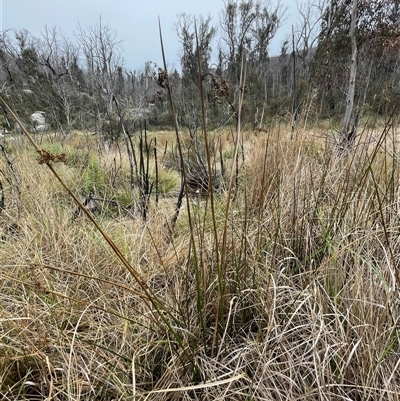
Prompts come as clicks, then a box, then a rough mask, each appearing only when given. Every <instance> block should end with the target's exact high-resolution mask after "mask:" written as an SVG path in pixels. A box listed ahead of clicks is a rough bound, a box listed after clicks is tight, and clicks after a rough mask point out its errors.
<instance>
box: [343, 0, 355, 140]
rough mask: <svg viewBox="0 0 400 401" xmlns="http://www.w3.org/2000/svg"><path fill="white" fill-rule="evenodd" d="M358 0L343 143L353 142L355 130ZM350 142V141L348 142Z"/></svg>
mask: <svg viewBox="0 0 400 401" xmlns="http://www.w3.org/2000/svg"><path fill="white" fill-rule="evenodd" d="M357 3H358V0H353V7H352V12H351V23H350V41H351V64H350V79H349V88H348V91H347V97H346V112H345V114H344V119H343V129H342V138H341V139H342V143H343V144H345V143H346V142H351V141H352V140H353V139H354V136H355V132H350V120H351V116H352V113H353V106H354V92H355V86H356V76H357V39H356V22H357V5H358V4H357ZM347 144H348V143H347Z"/></svg>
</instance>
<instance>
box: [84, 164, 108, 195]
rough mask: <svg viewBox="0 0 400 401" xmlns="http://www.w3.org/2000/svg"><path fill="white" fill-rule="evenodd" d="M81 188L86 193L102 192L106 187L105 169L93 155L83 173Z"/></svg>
mask: <svg viewBox="0 0 400 401" xmlns="http://www.w3.org/2000/svg"><path fill="white" fill-rule="evenodd" d="M81 189H82V191H83V192H84V193H89V192H94V193H96V192H99V191H100V192H101V191H102V190H103V189H104V171H103V169H102V168H101V167H100V164H99V161H98V159H97V158H94V157H91V158H90V160H89V164H88V166H87V168H86V169H85V170H84V171H83V173H82V181H81Z"/></svg>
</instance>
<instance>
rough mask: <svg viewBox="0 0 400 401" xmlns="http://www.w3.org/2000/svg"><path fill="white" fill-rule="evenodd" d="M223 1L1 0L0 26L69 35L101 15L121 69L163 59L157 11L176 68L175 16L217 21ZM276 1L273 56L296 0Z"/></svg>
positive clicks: (169, 58)
mask: <svg viewBox="0 0 400 401" xmlns="http://www.w3.org/2000/svg"><path fill="white" fill-rule="evenodd" d="M271 1H274V0H271ZM298 1H299V2H300V3H301V2H302V1H303V0H298ZM266 3H267V4H268V0H266ZM223 4H224V1H223V0H195V1H193V0H0V13H1V19H0V24H1V25H0V31H4V30H7V29H17V30H20V29H27V30H28V31H29V32H30V33H31V34H32V35H33V36H35V37H41V32H43V31H44V27H45V26H47V27H49V28H51V27H58V28H59V29H60V30H61V31H62V32H63V33H64V35H65V36H67V37H69V38H73V34H74V32H76V31H77V26H78V23H79V24H80V25H81V26H82V27H85V26H95V25H96V24H98V23H99V20H100V16H101V20H102V23H103V24H107V25H108V26H109V27H110V28H111V29H113V30H114V31H115V32H116V34H117V39H118V40H120V41H121V42H122V47H123V49H124V53H123V57H124V60H125V66H126V68H128V69H131V70H135V69H140V68H141V67H143V66H144V63H145V62H146V61H153V62H155V63H157V64H158V65H161V64H162V62H161V61H162V59H161V51H160V42H159V34H158V16H159V17H160V19H161V25H162V32H163V38H164V46H165V52H166V57H167V62H168V67H169V69H171V68H173V67H178V68H179V57H178V52H179V40H178V38H177V36H176V34H175V32H174V31H173V26H174V23H175V22H176V21H177V15H178V14H181V13H186V14H191V15H195V16H198V15H200V14H201V15H203V16H208V15H211V17H212V19H213V23H214V25H216V26H218V25H219V14H220V11H221V10H222V8H223ZM281 4H282V5H283V7H287V13H286V15H287V19H286V23H285V25H284V26H283V27H282V28H281V29H280V30H279V32H278V34H277V36H276V38H275V39H274V42H273V44H272V45H271V48H270V53H271V54H272V55H274V54H278V53H279V49H280V44H281V42H282V40H283V39H284V38H285V37H286V36H287V35H289V34H290V32H291V25H292V24H296V22H297V15H296V10H297V6H296V0H281ZM215 45H216V44H215Z"/></svg>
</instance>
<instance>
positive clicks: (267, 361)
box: [0, 130, 400, 400]
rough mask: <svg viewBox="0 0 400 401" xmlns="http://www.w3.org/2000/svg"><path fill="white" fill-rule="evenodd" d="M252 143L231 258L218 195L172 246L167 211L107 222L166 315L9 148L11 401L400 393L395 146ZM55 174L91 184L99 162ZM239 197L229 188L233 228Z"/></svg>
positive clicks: (23, 155)
mask: <svg viewBox="0 0 400 401" xmlns="http://www.w3.org/2000/svg"><path fill="white" fill-rule="evenodd" d="M390 135H392V134H391V133H388V134H387V136H386V137H385V139H386V142H385V143H386V145H387V143H389V142H390ZM164 136H165V135H164ZM245 142H246V144H245V145H246V146H245V159H244V160H245V161H244V164H243V165H242V166H241V172H240V177H239V178H240V179H239V187H238V188H236V191H235V194H234V200H233V202H232V207H231V210H230V212H229V214H228V224H227V228H228V231H227V242H226V246H225V249H224V250H223V251H224V254H225V257H224V258H223V260H222V262H220V263H222V264H223V265H222V266H219V265H218V258H217V257H216V253H217V252H219V254H221V252H222V250H221V249H220V248H218V249H216V245H215V242H214V235H215V233H214V229H213V225H212V224H211V221H210V220H211V214H210V211H209V203H207V202H205V201H196V200H192V215H193V225H192V233H191V232H190V225H189V224H188V220H187V213H185V212H184V211H182V213H181V214H180V216H179V220H178V223H177V226H176V229H175V232H174V236H173V237H172V238H169V237H168V235H167V232H166V229H165V227H164V224H165V223H166V221H168V220H169V219H170V218H171V214H172V210H171V206H170V203H168V202H166V201H164V202H163V201H161V202H160V205H159V207H157V208H156V207H154V204H153V205H152V207H151V213H150V218H149V220H148V221H147V222H146V224H145V225H144V224H143V223H142V222H141V221H140V220H139V218H137V219H127V218H126V216H120V217H119V218H110V217H109V216H104V215H103V216H100V217H99V219H100V222H101V224H102V226H103V227H104V228H105V230H106V231H107V233H108V234H109V236H110V237H112V239H113V240H114V241H115V243H116V244H117V245H118V247H119V248H120V250H121V251H122V253H123V254H124V255H125V256H126V258H127V259H128V260H129V262H130V263H131V265H132V266H133V267H134V268H135V269H136V271H137V272H138V273H139V274H140V275H141V277H142V278H143V280H145V282H146V283H147V285H148V287H149V289H150V290H151V294H152V297H154V299H156V300H157V302H158V301H159V302H160V305H162V311H161V315H160V313H159V312H157V311H156V310H155V309H154V306H152V305H151V304H150V303H149V299H148V298H146V296H144V295H143V292H142V291H141V289H140V287H139V285H138V283H137V281H135V280H134V278H133V277H132V275H131V274H130V273H129V272H128V271H127V270H126V269H125V268H124V267H123V266H121V264H120V262H119V261H118V260H117V258H116V256H115V255H114V253H113V252H112V251H111V250H110V249H109V248H108V247H107V245H106V244H105V242H104V241H103V239H102V238H101V236H100V234H99V233H98V232H97V231H96V230H95V228H94V227H92V226H91V225H90V224H89V223H88V222H87V221H86V219H84V218H81V219H78V220H77V221H72V220H71V216H72V215H73V212H74V210H75V206H74V205H73V204H72V203H71V201H70V200H69V198H67V197H66V195H65V194H64V192H63V190H62V188H61V186H60V185H59V184H58V183H56V182H55V181H54V180H53V178H52V177H51V176H50V173H49V172H48V171H47V170H46V168H45V166H42V165H38V164H37V162H36V161H35V158H34V156H32V152H30V151H29V150H27V148H26V146H24V145H16V146H15V148H13V149H11V150H10V152H11V154H12V158H13V160H14V165H15V167H16V169H17V170H18V172H19V175H20V177H21V190H22V206H23V208H22V211H21V215H20V217H19V220H18V225H19V232H18V233H17V234H16V235H10V236H8V237H7V238H6V239H5V240H3V241H2V242H0V294H1V295H0V339H1V342H0V394H1V397H2V399H4V400H16V399H18V400H35V399H37V400H43V399H48V400H50V399H51V400H93V399H99V400H350V399H351V400H398V399H399V397H400V381H399V375H398V373H397V371H398V367H399V366H398V365H399V364H400V362H399V361H400V350H399V333H398V326H399V317H400V313H399V300H398V296H399V289H398V284H399V278H400V277H399V273H398V271H399V256H398V255H399V249H400V242H399V235H398V232H399V228H400V224H399V223H400V220H399V216H398V213H397V186H398V177H399V173H398V164H397V160H396V157H395V154H394V153H393V152H389V151H388V150H387V149H388V148H390V147H389V146H386V147H385V146H384V145H385V143H383V142H382V143H379V142H378V141H376V142H374V143H372V145H370V146H369V145H368V144H367V145H368V146H367V145H360V147H359V148H358V149H357V151H356V152H355V153H353V154H351V155H349V156H346V157H340V158H339V157H337V156H336V155H335V152H334V149H332V147H331V146H329V143H328V142H325V141H321V139H317V140H313V139H312V138H311V137H310V136H308V135H307V133H303V134H300V135H298V136H297V139H295V140H290V135H289V134H288V133H287V132H285V131H284V130H280V131H279V133H278V131H276V132H274V130H272V131H271V133H269V134H265V133H263V134H261V133H259V134H258V135H257V136H256V137H255V136H253V135H250V134H248V135H247V138H246V141H245ZM66 146H67V149H69V148H68V146H70V145H68V144H67V145H66ZM225 146H227V147H228V146H230V145H229V143H227V144H226V145H225ZM226 149H227V151H228V150H229V149H228V148H226ZM390 149H393V148H390ZM378 150H379V152H378ZM87 151H88V153H89V154H90V155H92V156H93V157H96V152H97V149H96V146H93V144H90V146H88V147H87ZM71 152H72V150H71ZM107 157H108V159H107V160H105V161H104V163H103V162H102V161H101V166H102V169H103V170H104V171H103V173H104V175H105V177H109V175H110V174H111V172H110V170H111V169H112V166H113V164H112V163H111V161H110V160H111V159H109V156H107ZM124 157H125V156H124ZM125 161H126V159H124V158H123V159H122V161H121V163H122V165H123V166H122V168H121V175H120V176H119V181H115V182H116V184H115V185H116V188H117V187H118V186H123V185H125V184H126V174H125V176H124V174H123V171H124V169H125V168H126V166H125V165H124V163H125ZM56 168H57V170H58V171H60V174H61V175H62V176H63V177H65V179H66V181H67V182H68V183H70V184H71V185H72V186H74V185H75V188H74V189H76V190H78V189H79V185H80V184H79V183H80V181H79V180H78V178H79V177H81V176H82V171H83V170H84V169H85V168H86V167H85V166H81V165H79V166H73V165H72V166H65V165H57V166H56ZM77 180H78V181H77ZM107 180H108V179H106V182H109V181H107ZM124 180H125V181H124ZM74 183H75V184H74ZM114 190H116V189H115V188H114ZM225 204H226V195H225V194H223V193H222V194H216V203H215V216H216V222H217V229H218V234H219V235H220V236H221V233H222V230H223V226H224V219H225ZM16 215H17V214H16V212H15V210H14V209H12V208H11V209H6V210H5V211H4V212H3V217H4V216H6V217H7V218H6V219H5V217H4V219H5V220H7V221H12V220H13V219H14V218H16ZM191 234H192V235H191ZM191 238H192V240H191ZM219 246H221V242H220V243H219ZM220 274H222V278H223V283H222V287H221V283H220V282H219V278H220Z"/></svg>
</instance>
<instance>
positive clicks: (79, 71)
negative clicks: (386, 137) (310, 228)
mask: <svg viewBox="0 0 400 401" xmlns="http://www.w3.org/2000/svg"><path fill="white" fill-rule="evenodd" d="M297 8H298V10H297V12H298V13H297V14H298V23H297V25H296V26H292V29H291V32H290V33H289V34H288V36H287V38H286V39H285V40H284V41H283V42H282V44H281V50H280V54H279V55H278V56H274V57H271V56H270V54H269V46H270V43H271V41H272V39H273V38H274V37H275V35H276V32H277V31H278V29H280V28H281V27H282V25H283V24H284V22H285V17H286V10H285V9H284V8H283V7H282V5H281V4H280V3H279V2H278V3H275V4H272V3H271V2H268V1H261V0H225V2H224V5H223V8H222V10H221V12H220V14H219V19H218V22H216V21H213V20H212V19H211V17H210V16H201V15H200V16H196V17H195V16H192V15H187V14H181V15H179V16H177V20H176V23H175V27H174V29H175V32H176V40H178V41H179V42H180V53H179V57H180V71H178V70H176V69H175V70H173V71H169V72H168V85H169V86H170V88H171V89H172V93H173V96H174V99H175V101H176V111H177V118H178V123H179V124H180V125H181V126H182V127H186V128H188V129H189V130H190V131H191V132H192V131H195V130H196V129H197V127H198V126H199V125H201V113H200V103H199V101H198V99H199V83H200V82H201V84H202V85H203V88H204V96H205V104H206V115H207V122H208V123H209V124H210V127H211V128H213V127H218V126H222V125H224V124H226V123H227V122H229V121H234V120H235V115H236V112H237V100H238V94H239V92H240V91H241V90H244V91H245V97H244V103H243V105H242V116H243V121H244V123H245V124H248V125H249V126H250V127H252V128H254V129H257V128H262V127H267V126H268V124H269V123H270V122H271V120H272V119H275V118H279V119H281V120H282V121H286V122H289V123H291V124H292V126H295V124H297V123H298V121H300V120H302V121H304V122H305V123H310V124H312V123H315V122H316V121H319V120H320V119H326V118H331V119H332V120H333V121H336V120H337V121H339V123H338V126H340V132H341V134H342V138H346V140H348V141H351V140H352V139H353V138H354V136H355V132H356V130H357V126H358V124H359V122H360V120H361V118H362V117H363V115H370V114H375V115H383V114H387V113H390V112H391V111H392V109H393V107H394V106H395V105H396V100H398V97H399V94H400V84H399V82H400V80H399V79H400V69H399V54H400V52H399V50H400V26H399V21H400V2H399V0H387V1H385V2H372V1H369V0H308V1H307V2H302V3H299V4H298V7H297ZM155 34H156V33H155ZM122 54H123V48H122V45H121V42H120V41H119V40H118V39H117V35H116V32H115V31H113V30H112V29H111V28H110V27H109V26H108V25H107V24H104V23H103V21H102V20H101V19H100V21H99V23H98V24H97V25H95V26H93V27H85V28H83V27H82V26H80V25H78V27H77V31H76V33H75V36H74V40H72V39H71V38H67V37H65V36H64V35H63V33H62V32H60V31H59V30H58V29H57V28H48V27H45V29H44V33H43V34H42V36H41V37H40V38H35V37H33V36H32V35H30V34H29V32H27V31H26V30H22V31H16V30H10V31H5V32H2V33H1V36H0V64H1V68H0V83H1V92H2V94H3V95H4V96H6V97H7V99H8V100H9V102H10V103H11V104H12V106H13V107H14V109H15V110H16V111H17V112H18V113H19V114H20V116H21V117H22V118H23V119H26V118H28V116H29V115H30V114H31V113H33V112H34V111H36V110H41V111H45V112H46V116H47V118H48V121H49V123H50V126H51V128H52V129H53V130H56V131H57V132H58V133H60V134H61V135H68V133H69V132H70V131H71V130H74V129H80V130H91V131H93V132H95V133H98V134H100V135H102V136H103V137H104V138H118V137H119V136H120V135H122V133H121V129H122V128H121V121H124V124H125V127H130V129H131V130H134V129H135V127H137V126H138V124H139V123H140V121H146V122H147V124H148V125H149V126H151V127H154V128H168V127H170V126H172V124H173V122H172V121H171V117H170V115H169V108H168V102H167V96H166V90H165V88H163V87H162V85H160V80H159V74H161V73H163V69H162V68H160V67H159V66H158V65H156V64H154V63H153V62H150V61H149V62H146V63H145V65H144V66H143V68H142V69H141V70H140V71H133V72H132V71H130V70H129V69H128V68H127V67H126V66H125V64H124V60H123V56H122ZM241 85H242V87H240V86H241ZM2 123H3V124H5V121H4V119H3V121H2Z"/></svg>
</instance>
